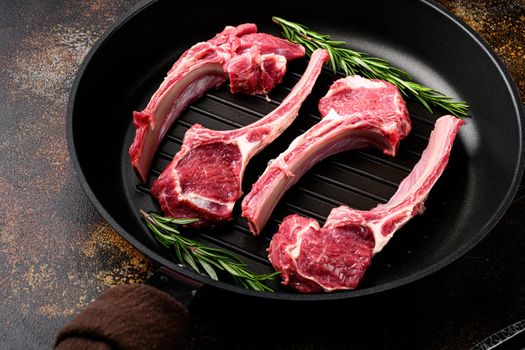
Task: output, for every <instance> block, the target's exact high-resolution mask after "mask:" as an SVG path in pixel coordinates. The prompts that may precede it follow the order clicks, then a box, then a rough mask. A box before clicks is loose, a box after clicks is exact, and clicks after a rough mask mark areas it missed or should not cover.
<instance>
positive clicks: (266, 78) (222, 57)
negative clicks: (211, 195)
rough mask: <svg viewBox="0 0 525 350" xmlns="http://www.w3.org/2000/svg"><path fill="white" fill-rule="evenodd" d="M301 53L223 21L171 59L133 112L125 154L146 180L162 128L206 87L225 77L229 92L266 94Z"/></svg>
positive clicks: (298, 48)
mask: <svg viewBox="0 0 525 350" xmlns="http://www.w3.org/2000/svg"><path fill="white" fill-rule="evenodd" d="M304 54H305V50H304V48H303V47H302V46H301V45H297V44H293V43H291V42H289V41H287V40H285V39H281V38H278V37H275V36H272V35H270V34H266V33H257V27H256V25H255V24H251V23H246V24H241V25H239V26H237V27H232V26H227V27H226V28H225V29H224V30H223V31H222V32H221V33H218V34H217V35H216V36H215V37H213V38H212V39H210V40H208V41H206V42H200V43H197V44H195V45H193V46H192V47H191V48H189V49H188V50H187V51H186V52H184V53H183V54H182V55H181V57H180V58H179V59H178V60H177V61H176V62H175V63H174V64H173V66H172V68H171V69H170V70H169V72H168V74H167V75H166V77H165V78H164V81H163V82H162V83H161V84H160V86H159V88H158V89H157V91H156V92H155V93H154V94H153V96H152V97H151V99H150V101H149V102H148V104H147V106H146V108H144V110H142V111H141V112H137V111H135V112H133V124H134V126H135V128H136V131H135V138H134V140H133V144H132V145H131V147H130V148H129V156H130V160H131V165H132V166H133V169H134V170H135V173H136V174H137V176H138V177H139V179H140V180H141V181H142V182H146V181H147V176H148V172H149V169H150V166H151V162H152V159H153V156H154V154H155V152H156V150H157V148H158V146H159V144H160V142H161V141H162V139H163V138H164V136H165V134H166V132H167V131H168V129H169V128H170V126H171V125H172V124H173V122H174V121H175V120H176V119H177V118H178V116H179V115H180V114H181V113H182V111H184V109H185V108H186V107H187V106H188V105H189V104H191V103H192V102H194V101H195V100H197V99H198V98H200V97H201V96H202V95H203V94H204V93H206V91H208V90H210V89H212V88H216V87H218V86H220V85H221V84H223V83H224V82H226V81H227V80H228V79H229V81H230V90H231V91H232V92H233V93H247V94H266V93H268V92H269V91H270V90H271V89H272V88H273V87H274V86H275V85H277V84H279V83H280V82H281V80H282V78H283V76H284V74H285V73H286V63H287V61H289V60H293V59H296V58H299V57H303V56H304Z"/></svg>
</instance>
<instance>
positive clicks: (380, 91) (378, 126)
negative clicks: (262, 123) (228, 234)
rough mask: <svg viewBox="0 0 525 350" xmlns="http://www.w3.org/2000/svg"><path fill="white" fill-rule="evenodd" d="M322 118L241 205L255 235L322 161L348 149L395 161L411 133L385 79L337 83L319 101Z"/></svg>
mask: <svg viewBox="0 0 525 350" xmlns="http://www.w3.org/2000/svg"><path fill="white" fill-rule="evenodd" d="M319 111H320V112H321V116H322V117H323V118H322V119H321V121H320V122H319V123H317V124H316V125H314V126H313V127H312V128H310V129H309V130H308V131H306V132H305V133H304V134H302V135H301V136H299V137H297V138H296V139H295V140H294V141H293V142H292V143H291V144H290V146H289V147H288V149H287V150H286V151H284V152H283V153H281V154H280V155H279V156H278V157H277V158H276V159H274V160H273V161H271V163H270V164H269V165H268V167H267V168H266V170H265V171H264V173H263V174H262V175H261V176H260V177H259V179H258V180H257V182H256V183H254V184H253V185H252V189H251V191H250V192H249V193H248V194H247V195H246V196H245V198H244V199H243V201H242V215H243V216H244V217H246V218H247V219H248V225H249V227H250V230H251V231H252V233H253V234H254V235H258V234H259V233H260V232H261V230H262V229H263V227H264V226H265V224H266V222H267V221H268V218H269V217H270V214H271V213H272V211H273V209H274V208H275V206H276V205H277V202H278V201H279V199H280V198H281V197H282V196H283V194H284V193H285V192H286V191H287V190H288V189H289V188H290V187H291V186H292V185H294V184H295V183H296V182H297V181H298V180H299V179H300V178H301V176H302V175H303V174H304V173H305V172H306V171H308V169H310V168H311V167H312V166H313V165H314V164H315V163H317V162H318V161H320V160H322V159H324V158H326V157H328V156H330V155H333V154H335V153H338V152H342V151H345V150H349V149H357V148H365V147H376V148H379V149H381V150H383V153H385V154H388V155H392V156H394V155H395V154H396V152H397V149H398V146H399V141H400V140H402V139H403V138H404V137H405V136H406V135H407V134H408V133H409V132H410V129H411V123H410V118H409V115H408V111H407V108H406V105H405V101H404V100H403V97H402V96H401V93H400V92H399V90H398V89H397V87H395V86H394V85H392V84H390V83H387V82H385V81H381V80H369V79H365V78H362V77H360V76H349V77H346V78H342V79H339V80H337V81H335V82H334V83H333V84H332V86H331V87H330V89H329V91H328V93H327V94H326V96H325V97H323V98H322V99H321V100H320V102H319Z"/></svg>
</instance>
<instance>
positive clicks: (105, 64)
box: [68, 1, 522, 299]
mask: <svg viewBox="0 0 525 350" xmlns="http://www.w3.org/2000/svg"><path fill="white" fill-rule="evenodd" d="M219 5H220V9H219V8H217V9H214V8H213V7H214V6H219ZM376 5H377V4H374V3H373V2H363V4H360V5H357V6H358V7H357V8H356V9H354V10H352V11H330V10H329V9H328V8H322V7H321V8H315V9H314V8H312V9H309V8H308V7H304V6H302V7H293V11H291V10H290V8H291V7H287V8H282V9H278V8H267V9H264V8H263V9H260V11H257V12H252V11H249V12H246V11H240V10H239V4H235V3H231V4H230V5H226V4H224V3H220V4H215V5H213V4H210V5H209V7H207V8H206V9H205V10H204V11H200V12H199V23H200V24H199V25H198V26H196V25H195V24H194V23H193V19H192V18H191V17H190V16H180V17H178V19H177V20H176V21H173V20H171V18H170V17H171V14H172V13H174V10H175V7H176V6H177V5H176V4H175V3H173V2H170V1H157V2H154V3H151V4H149V5H147V6H142V7H141V8H140V9H139V10H137V11H136V12H134V13H132V14H131V15H130V16H128V17H127V19H126V20H125V21H124V22H123V23H122V24H121V25H119V26H116V27H115V28H113V29H112V31H110V32H109V33H108V35H106V36H105V37H104V39H103V40H101V41H100V43H99V44H98V46H97V47H96V48H95V50H93V51H92V53H91V54H90V55H89V56H88V58H87V59H86V61H85V63H84V65H83V67H82V69H81V71H80V73H79V78H78V79H77V82H76V85H75V89H74V91H73V94H72V100H71V103H70V111H69V113H70V115H69V118H70V119H71V120H70V127H69V130H68V132H69V138H70V145H71V149H72V153H73V159H74V161H76V162H77V164H76V165H77V167H78V170H79V174H80V175H81V179H82V182H83V185H84V187H85V189H86V191H87V193H88V195H90V198H91V199H92V201H93V202H94V204H95V205H96V206H97V208H98V209H99V210H100V212H101V213H102V214H103V215H104V217H105V218H106V219H107V220H108V221H109V222H110V224H112V225H113V226H114V227H115V228H116V229H117V231H118V232H119V233H120V234H122V235H123V236H124V237H125V238H126V239H128V240H129V241H130V242H131V243H132V244H133V245H135V246H136V247H137V248H138V249H140V250H142V251H143V252H145V253H146V254H147V255H149V256H150V257H152V258H154V259H155V260H157V261H159V262H160V263H162V264H165V265H167V266H168V267H170V268H173V269H175V270H177V271H179V272H183V273H185V274H186V275H189V276H190V277H192V278H196V279H200V280H202V281H205V282H207V283H210V284H212V285H215V286H218V287H221V288H226V289H230V290H234V291H237V292H241V293H247V294H252V292H250V291H247V290H244V289H241V288H237V287H235V286H233V285H230V284H229V283H227V282H213V281H211V280H209V279H207V278H205V277H202V276H199V275H196V274H194V273H192V272H189V271H188V270H186V269H183V268H181V267H179V266H178V265H176V264H175V263H174V262H173V258H172V253H171V252H170V251H168V250H166V249H164V248H162V247H160V246H159V244H157V242H156V241H155V240H154V239H152V238H151V236H150V235H149V234H148V231H147V229H146V227H145V226H144V225H143V223H142V222H141V220H140V217H139V209H144V210H154V211H159V209H158V206H157V204H156V203H155V202H154V201H153V200H152V199H151V197H150V196H149V186H150V185H151V182H152V181H153V179H155V178H156V177H157V176H158V175H159V174H160V172H161V171H162V170H163V169H164V167H165V166H166V165H167V164H168V163H169V161H170V160H171V158H172V157H173V155H174V154H175V153H176V152H177V151H178V149H179V147H180V144H181V142H182V138H183V136H184V132H185V131H186V130H187V129H188V128H189V127H191V125H193V124H194V123H197V122H198V123H200V124H202V125H203V126H205V127H208V128H211V129H222V130H225V129H233V128H238V127H240V126H243V125H247V124H249V123H252V122H253V121H255V120H257V119H259V118H261V117H262V116H264V115H265V114H267V113H268V112H269V111H271V110H272V109H274V108H275V107H276V106H277V105H278V104H279V102H280V101H281V100H282V99H283V98H284V97H285V96H286V94H287V93H288V92H289V91H290V88H291V87H293V85H294V84H295V82H296V81H297V80H298V79H299V78H300V76H301V74H302V73H303V71H304V69H305V67H306V60H299V61H296V62H292V63H290V64H289V69H288V72H287V74H286V77H285V79H284V81H283V83H282V84H281V85H279V86H278V87H277V88H276V89H275V90H274V91H272V92H271V93H270V94H269V96H268V97H269V98H270V99H271V101H270V102H268V101H267V100H266V98H265V97H261V96H241V95H232V94H231V93H230V92H229V88H228V86H227V85H225V86H223V87H222V88H219V89H217V90H214V91H210V92H209V93H207V94H206V95H205V96H204V97H203V98H201V99H200V100H198V101H197V102H196V103H194V104H193V105H192V106H191V107H190V108H189V109H188V110H187V111H186V112H184V113H183V115H182V116H181V117H180V118H179V119H178V121H177V122H176V123H175V124H174V126H173V127H172V128H171V129H170V131H169V135H168V137H167V138H166V139H165V140H164V142H163V144H162V145H161V147H160V149H159V151H158V152H157V154H156V157H155V160H154V163H153V169H152V170H151V172H150V176H149V183H148V184H147V185H140V184H139V183H138V181H137V178H136V177H135V175H134V173H133V172H132V170H131V167H130V164H129V157H128V153H127V151H128V148H129V146H130V144H131V143H132V140H133V136H134V127H133V126H132V124H131V120H132V111H133V110H141V109H143V108H144V106H145V105H146V103H147V101H148V100H149V97H150V96H151V95H152V94H153V92H154V91H155V90H156V88H157V87H158V85H159V84H160V82H161V81H162V79H163V77H164V75H165V73H166V72H167V70H168V69H169V68H170V67H171V65H172V63H173V62H174V61H175V60H176V59H177V58H178V57H179V56H180V54H181V53H182V52H184V51H185V50H186V49H187V48H189V47H190V46H191V45H192V44H194V43H196V42H198V41H203V40H207V39H209V38H211V37H212V36H213V35H214V34H215V33H217V32H219V31H221V30H222V29H223V27H224V26H225V25H236V24H240V23H244V22H254V23H256V24H257V25H258V27H259V31H263V32H269V33H273V34H276V35H278V34H279V28H278V27H277V26H276V25H275V24H273V23H272V22H271V17H272V16H273V15H278V16H281V17H284V18H286V19H289V20H293V21H297V22H301V23H304V24H308V25H309V26H310V27H311V28H312V29H314V30H316V31H318V32H321V33H330V34H332V35H333V37H334V38H336V39H341V40H345V41H347V42H348V43H349V46H350V47H351V48H352V49H355V50H358V51H366V52H369V53H370V54H372V55H374V56H378V57H381V58H384V59H387V60H389V61H390V62H391V63H392V64H393V65H394V66H397V67H399V68H402V69H405V70H406V71H408V72H409V73H411V74H412V75H413V77H414V79H415V80H416V81H418V82H420V83H423V84H425V85H428V86H431V87H433V88H435V89H436V90H439V91H442V92H443V93H445V94H448V95H451V96H454V97H456V98H457V99H458V100H465V101H467V102H468V103H469V104H470V106H471V118H467V120H466V125H465V126H464V127H463V128H462V130H461V132H460V134H459V137H458V139H457V140H456V143H455V145H454V148H453V151H452V155H451V159H450V162H449V166H448V167H447V169H446V171H445V173H444V174H443V176H442V177H441V178H440V180H439V181H438V183H437V184H436V186H435V187H434V189H433V190H432V191H431V193H430V196H429V198H428V200H427V202H426V211H425V213H424V214H423V215H421V216H418V217H416V218H414V219H413V220H412V221H410V222H409V223H408V224H407V225H406V226H404V227H403V228H402V229H401V230H399V231H398V232H397V233H396V235H395V237H394V238H393V239H392V240H391V241H390V243H389V245H388V246H387V247H386V248H385V249H384V250H383V251H382V252H381V253H380V254H378V255H377V256H376V257H374V260H373V263H372V266H371V268H370V269H369V271H368V272H367V274H366V277H365V279H364V281H363V283H362V285H361V286H360V288H358V289H357V290H355V291H348V292H340V293H334V294H332V296H330V297H333V298H339V297H349V296H354V295H363V294H370V293H373V292H376V291H381V290H386V289H389V288H391V287H395V286H398V285H402V284H404V283H407V282H409V281H412V280H415V279H418V278H420V277H423V276H425V275H428V274H429V273H430V272H432V271H434V270H436V269H437V268H439V267H443V266H445V265H446V264H447V263H449V262H451V261H453V260H454V259H455V258H457V257H459V256H460V255H462V254H463V253H465V252H466V251H467V250H468V249H469V248H471V247H472V246H473V245H474V244H475V243H477V242H478V241H479V240H480V239H481V238H482V237H483V236H484V235H486V234H487V233H488V232H489V231H490V229H491V228H492V227H493V226H494V225H495V224H496V222H497V221H498V220H499V218H500V217H501V215H502V214H503V212H504V210H505V209H506V208H507V206H508V204H509V203H510V200H511V199H512V196H513V194H514V192H515V190H516V187H517V184H518V183H519V178H520V177H521V172H522V153H521V134H522V130H521V128H522V126H521V117H522V115H520V113H522V112H521V111H520V109H519V108H520V107H517V106H518V105H519V104H518V103H517V102H516V101H517V98H516V96H515V94H516V93H515V89H513V87H512V82H511V81H510V78H508V75H506V73H505V72H503V71H502V69H501V67H500V64H499V63H498V61H497V60H495V59H494V57H495V56H493V54H492V53H491V52H490V51H488V50H487V49H486V47H485V46H484V44H483V43H480V42H479V41H478V39H477V38H476V37H475V36H472V34H471V33H470V32H469V31H468V30H465V29H464V28H462V27H461V26H460V25H458V24H457V23H455V22H454V21H453V19H451V18H450V17H449V16H448V15H446V14H444V13H442V12H441V10H440V9H439V8H436V7H435V6H434V5H431V4H427V3H426V2H402V1H398V2H396V1H393V2H389V4H383V3H382V4H381V6H382V11H380V12H379V13H378V12H377V11H373V13H374V16H375V18H374V20H373V23H372V24H373V25H371V23H370V20H369V16H364V15H363V14H366V13H372V12H370V11H372V9H373V8H374V6H376ZM352 6H354V5H352ZM225 7H226V8H225ZM385 7H388V8H385ZM222 13H228V16H227V17H226V18H227V20H225V19H224V18H225V17H224V16H223V15H219V14H222ZM152 23H153V24H154V25H152ZM338 77H339V76H336V75H334V74H333V73H332V72H331V71H330V70H329V69H328V68H327V69H325V70H324V71H323V73H322V75H321V77H320V79H319V80H318V83H317V84H316V86H315V88H314V91H313V92H312V94H311V95H310V96H309V97H308V99H307V101H306V102H305V103H304V105H303V107H302V109H301V112H300V114H299V117H298V118H297V119H296V121H295V122H294V123H293V124H292V126H291V127H290V128H289V129H288V130H286V131H285V132H284V133H283V134H282V135H281V136H280V137H279V138H278V139H277V140H276V141H275V142H274V143H272V144H271V145H270V146H269V147H268V148H266V149H265V150H264V151H263V152H261V153H260V154H259V155H257V156H256V157H255V158H253V159H252V161H251V162H250V164H249V165H248V168H247V171H246V174H245V177H244V181H243V190H244V193H247V192H248V191H249V189H250V187H251V184H252V183H253V182H255V181H256V179H257V177H258V176H259V175H260V174H261V173H262V171H263V170H264V167H265V165H266V164H267V162H268V161H269V160H270V159H272V158H274V157H275V156H277V155H278V154H279V153H280V152H281V151H283V150H284V149H286V147H287V145H288V144H289V143H290V141H291V140H293V138H295V137H296V136H298V135H299V134H300V133H301V132H304V131H305V130H307V129H308V128H309V127H310V126H312V125H314V124H315V123H316V122H317V121H318V120H319V114H318V112H317V101H318V100H319V98H320V97H322V96H323V95H324V94H325V93H326V91H327V89H328V87H329V85H330V84H331V83H332V82H333V81H334V80H335V79H337V78H338ZM407 104H408V108H409V111H410V115H411V119H412V123H413V131H412V133H411V134H410V135H409V136H408V137H407V138H406V139H405V140H403V141H402V143H401V146H400V149H399V153H398V155H397V156H396V157H388V156H384V155H382V154H381V153H380V152H378V151H374V150H363V151H349V152H345V153H341V154H339V155H336V156H333V157H331V158H328V159H326V160H324V161H323V162H321V163H319V164H318V165H316V166H315V167H314V168H313V169H312V170H311V171H309V172H308V173H307V174H306V175H305V176H304V177H303V178H302V179H301V180H300V181H299V182H298V183H297V185H295V186H294V187H293V188H292V189H291V190H290V191H289V192H288V193H287V194H286V195H285V196H284V197H283V199H282V200H281V201H280V203H279V205H278V207H277V208H276V210H275V211H274V213H273V215H272V217H271V220H270V222H269V224H268V225H267V226H266V228H265V230H264V231H263V233H262V234H261V236H260V237H257V238H254V237H252V236H251V234H250V233H249V231H248V229H247V225H246V222H245V220H244V219H242V218H241V217H240V210H239V206H237V207H236V210H235V211H234V220H233V222H232V224H231V225H228V226H226V227H224V228H222V229H220V230H217V231H207V230H203V231H200V232H195V233H194V237H195V238H196V239H197V240H200V241H202V242H204V243H205V244H207V245H210V246H217V247H220V248H222V249H226V250H229V251H231V252H233V253H235V254H237V255H238V256H240V257H241V258H242V259H243V260H244V261H245V262H246V263H247V264H248V265H249V266H250V267H251V268H252V269H253V270H254V271H257V272H270V271H273V269H272V267H271V265H270V263H269V262H268V259H267V252H266V248H267V247H268V244H269V241H270V239H271V236H272V234H273V233H274V232H275V231H276V229H277V226H278V224H279V223H280V222H281V221H282V219H283V218H284V217H285V216H286V215H288V214H291V213H299V214H301V215H304V216H308V217H312V218H315V219H317V220H319V221H320V223H323V222H324V220H325V218H326V216H327V215H328V214H329V212H330V210H331V209H332V208H334V207H337V206H339V205H348V206H350V207H353V208H357V209H370V208H372V207H373V206H375V205H377V204H378V203H384V202H386V201H388V199H389V198H390V197H391V195H392V194H393V193H394V192H395V190H396V188H397V185H398V184H399V182H400V181H401V180H402V179H403V178H404V177H405V176H406V175H408V173H409V172H410V170H411V169H412V167H413V166H414V164H415V163H416V162H417V161H418V160H419V157H420V155H421V152H422V151H423V149H424V148H425V147H426V145H427V141H428V137H429V134H430V132H431V130H432V128H433V125H434V121H435V120H436V119H437V118H438V117H439V116H441V115H442V114H445V112H443V111H435V113H434V114H430V113H428V112H427V111H426V110H424V109H423V108H422V107H421V106H420V105H418V104H417V103H415V102H414V101H412V100H410V99H408V100H407ZM272 287H274V288H275V289H276V290H277V293H273V294H272V297H284V298H292V299H293V298H297V299H305V298H306V299H321V298H327V297H326V296H323V295H309V296H301V295H299V294H295V293H294V292H293V291H291V290H289V289H287V288H286V287H283V286H281V285H280V284H279V283H278V282H275V283H274V284H273V285H272ZM255 294H257V293H255Z"/></svg>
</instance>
